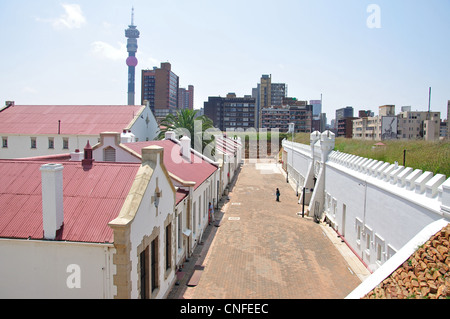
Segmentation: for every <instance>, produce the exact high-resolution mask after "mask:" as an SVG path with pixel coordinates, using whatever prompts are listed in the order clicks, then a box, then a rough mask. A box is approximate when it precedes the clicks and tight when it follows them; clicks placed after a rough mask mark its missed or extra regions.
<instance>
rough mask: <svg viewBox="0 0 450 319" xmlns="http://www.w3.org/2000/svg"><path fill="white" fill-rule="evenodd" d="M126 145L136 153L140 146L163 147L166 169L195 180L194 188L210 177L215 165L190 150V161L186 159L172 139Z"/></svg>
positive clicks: (180, 176) (189, 179) (184, 177)
mask: <svg viewBox="0 0 450 319" xmlns="http://www.w3.org/2000/svg"><path fill="white" fill-rule="evenodd" d="M124 145H125V146H126V147H128V148H130V149H132V150H133V151H135V152H137V153H138V154H141V153H142V148H144V147H146V146H150V145H158V146H161V147H163V148H164V165H165V166H166V169H167V170H168V171H169V172H170V173H172V174H174V175H176V176H178V177H179V178H181V179H182V180H184V181H187V182H195V186H194V189H197V188H198V187H199V186H200V185H201V184H202V183H203V182H204V181H205V180H206V179H207V178H208V177H210V176H211V175H212V174H213V173H214V172H215V171H216V170H217V167H216V166H215V165H213V164H211V163H209V162H207V161H205V160H204V159H201V158H200V157H199V156H197V155H195V154H194V153H193V152H191V162H190V163H189V162H188V161H186V160H185V159H184V158H182V156H181V155H180V153H181V146H180V145H178V144H177V143H175V142H174V141H172V140H161V141H148V142H136V143H126V144H124Z"/></svg>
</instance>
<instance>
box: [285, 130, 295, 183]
mask: <svg viewBox="0 0 450 319" xmlns="http://www.w3.org/2000/svg"><path fill="white" fill-rule="evenodd" d="M294 126H295V124H294V123H289V129H288V131H287V132H288V133H292V141H291V153H292V157H291V159H292V162H291V167H294ZM287 162H288V163H287V164H288V165H286V183H289V161H287Z"/></svg>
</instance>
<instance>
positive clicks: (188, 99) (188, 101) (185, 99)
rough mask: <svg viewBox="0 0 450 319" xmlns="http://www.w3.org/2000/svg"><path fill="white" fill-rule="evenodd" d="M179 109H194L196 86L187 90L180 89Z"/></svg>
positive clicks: (191, 86)
mask: <svg viewBox="0 0 450 319" xmlns="http://www.w3.org/2000/svg"><path fill="white" fill-rule="evenodd" d="M178 108H179V109H189V110H193V109H194V86H193V85H189V86H188V88H187V89H185V88H179V89H178Z"/></svg>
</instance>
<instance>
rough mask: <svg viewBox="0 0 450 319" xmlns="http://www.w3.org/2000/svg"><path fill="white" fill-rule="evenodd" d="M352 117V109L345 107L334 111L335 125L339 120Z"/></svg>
mask: <svg viewBox="0 0 450 319" xmlns="http://www.w3.org/2000/svg"><path fill="white" fill-rule="evenodd" d="M346 117H353V107H352V106H347V107H343V108H340V109H337V110H336V125H337V122H338V121H339V120H340V119H343V118H346Z"/></svg>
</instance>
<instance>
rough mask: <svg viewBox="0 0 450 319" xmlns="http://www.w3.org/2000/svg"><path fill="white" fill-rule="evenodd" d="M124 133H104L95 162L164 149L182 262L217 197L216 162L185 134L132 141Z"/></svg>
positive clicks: (133, 158) (129, 158)
mask: <svg viewBox="0 0 450 319" xmlns="http://www.w3.org/2000/svg"><path fill="white" fill-rule="evenodd" d="M128 141H130V139H128V138H127V137H126V136H124V134H119V133H115V132H104V133H102V134H101V138H100V142H99V143H98V144H96V145H94V146H93V156H94V159H95V160H96V161H116V162H128V163H137V162H140V161H141V157H142V154H141V149H142V148H144V147H147V146H158V147H162V148H163V149H164V160H163V161H164V165H165V167H166V168H167V171H168V173H169V176H170V180H171V182H172V184H173V185H174V187H175V189H176V203H175V217H174V218H176V234H177V235H176V242H175V246H176V248H177V250H176V263H177V265H181V264H182V263H183V262H184V261H185V259H186V258H188V257H190V256H191V255H192V253H193V251H194V248H195V247H196V245H197V244H198V243H199V242H200V241H202V236H203V232H204V230H205V228H206V227H207V226H208V224H209V216H208V207H209V203H211V204H212V205H213V206H215V205H216V204H217V202H218V200H220V197H221V194H220V193H219V192H218V189H219V188H218V185H220V170H219V167H218V164H217V163H215V162H213V161H212V160H210V159H209V158H207V157H206V156H203V155H202V154H200V153H198V152H196V151H194V150H193V149H192V148H191V143H190V139H189V138H187V137H183V138H181V140H177V139H175V137H174V134H173V132H168V133H167V134H166V138H165V139H164V140H158V141H147V142H131V143H128Z"/></svg>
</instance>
